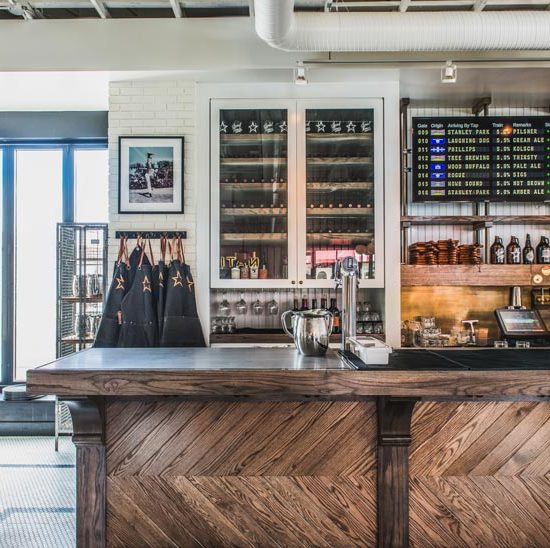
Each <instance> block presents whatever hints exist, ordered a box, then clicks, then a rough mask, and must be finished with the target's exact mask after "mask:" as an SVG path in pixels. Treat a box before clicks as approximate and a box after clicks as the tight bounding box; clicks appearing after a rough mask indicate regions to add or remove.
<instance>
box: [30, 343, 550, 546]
mask: <svg viewBox="0 0 550 548" xmlns="http://www.w3.org/2000/svg"><path fill="white" fill-rule="evenodd" d="M502 352H507V353H505V354H502ZM547 355H548V351H546V350H540V351H539V350H530V351H529V350H528V351H516V350H510V351H493V350H483V351H472V352H458V351H455V352H453V351H447V352H429V351H422V350H421V351H416V350H410V351H398V352H396V353H394V355H393V356H392V359H391V361H390V367H389V368H388V367H386V368H371V369H369V370H366V371H354V370H351V369H349V368H348V367H347V366H346V365H345V364H343V362H342V361H341V360H340V359H339V358H338V356H337V355H336V354H335V353H332V352H329V354H327V356H325V357H322V358H304V357H297V356H296V353H295V352H294V351H293V350H289V349H155V350H147V349H135V350H134V349H113V350H99V349H97V350H95V349H94V350H90V351H86V352H83V353H80V354H77V355H75V356H71V357H69V358H65V359H62V360H58V361H57V362H54V363H53V364H50V365H48V366H44V367H42V368H39V369H37V370H33V371H31V372H29V377H28V386H29V391H31V392H33V393H54V394H58V395H60V396H62V397H64V398H65V399H66V400H67V402H68V405H69V407H70V409H71V412H72V416H73V422H74V430H75V435H74V438H73V440H74V442H75V444H76V445H77V538H78V545H79V546H81V547H82V546H86V547H88V546H90V547H91V546H94V547H95V546H105V545H106V546H117V547H118V546H133V547H134V546H155V547H157V546H182V547H187V546H258V547H260V546H261V547H264V546H327V547H329V546H330V547H340V546H342V547H344V546H409V545H410V546H418V547H425V546H441V547H443V546H446V547H447V546H473V545H479V546H488V547H491V546H494V547H497V546H498V547H501V546H510V547H517V546H541V547H542V546H548V545H550V520H549V519H548V518H549V517H550V402H549V401H547V398H548V397H549V396H550V375H549V370H550V363H548V360H547V359H546V356H547ZM170 379H171V381H170Z"/></svg>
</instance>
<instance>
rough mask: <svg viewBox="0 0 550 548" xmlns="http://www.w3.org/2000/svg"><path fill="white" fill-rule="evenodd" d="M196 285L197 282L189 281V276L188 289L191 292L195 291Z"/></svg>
mask: <svg viewBox="0 0 550 548" xmlns="http://www.w3.org/2000/svg"><path fill="white" fill-rule="evenodd" d="M194 285H195V282H194V281H193V280H190V279H189V276H188V277H187V287H188V288H189V291H190V292H191V290H192V289H193V286H194Z"/></svg>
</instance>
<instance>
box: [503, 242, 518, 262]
mask: <svg viewBox="0 0 550 548" xmlns="http://www.w3.org/2000/svg"><path fill="white" fill-rule="evenodd" d="M506 262H507V263H508V264H521V246H520V245H519V240H518V239H517V237H516V236H512V237H511V238H510V243H509V244H508V245H507V246H506Z"/></svg>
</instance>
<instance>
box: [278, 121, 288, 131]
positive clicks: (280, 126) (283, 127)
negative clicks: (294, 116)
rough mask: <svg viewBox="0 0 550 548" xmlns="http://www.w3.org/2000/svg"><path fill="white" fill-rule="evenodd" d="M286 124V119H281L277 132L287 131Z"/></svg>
mask: <svg viewBox="0 0 550 548" xmlns="http://www.w3.org/2000/svg"><path fill="white" fill-rule="evenodd" d="M287 129H288V128H287V125H286V120H283V121H282V122H281V123H280V124H279V133H286V132H287Z"/></svg>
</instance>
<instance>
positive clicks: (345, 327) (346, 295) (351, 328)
mask: <svg viewBox="0 0 550 548" xmlns="http://www.w3.org/2000/svg"><path fill="white" fill-rule="evenodd" d="M334 280H335V282H336V288H339V287H341V288H342V309H341V318H342V350H344V351H345V350H349V344H348V339H350V338H353V339H355V336H356V333H357V331H356V329H357V324H356V314H357V308H356V307H357V288H358V287H359V264H358V263H357V259H356V258H355V257H352V256H348V257H344V258H343V259H338V260H337V261H336V263H335V265H334Z"/></svg>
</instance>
